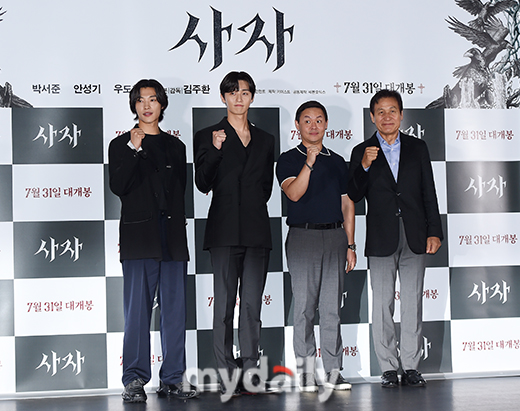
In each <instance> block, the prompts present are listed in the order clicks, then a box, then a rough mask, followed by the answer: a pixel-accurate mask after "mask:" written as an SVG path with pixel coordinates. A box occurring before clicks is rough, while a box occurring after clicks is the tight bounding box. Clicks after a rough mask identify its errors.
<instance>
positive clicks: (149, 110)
mask: <svg viewBox="0 0 520 411" xmlns="http://www.w3.org/2000/svg"><path fill="white" fill-rule="evenodd" d="M139 94H140V97H139V98H138V99H137V101H136V103H135V111H136V112H137V117H138V118H139V122H140V123H145V124H154V123H158V122H159V117H160V115H161V110H162V106H161V104H160V103H159V102H158V101H157V96H156V95H155V89H154V88H153V87H143V88H142V89H141V90H140V91H139Z"/></svg>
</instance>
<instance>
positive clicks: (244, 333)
mask: <svg viewBox="0 0 520 411" xmlns="http://www.w3.org/2000/svg"><path fill="white" fill-rule="evenodd" d="M269 252H270V250H269V249H267V248H257V247H240V246H235V247H212V248H211V249H210V253H211V263H212V265H213V294H214V300H213V349H214V352H215V358H216V360H217V367H218V368H219V369H225V370H228V372H229V376H227V378H230V377H231V375H232V372H233V370H234V369H235V368H237V367H238V365H237V362H236V360H235V357H234V355H233V317H234V310H235V306H236V305H237V287H238V285H239V280H240V287H239V289H238V295H239V298H240V313H239V314H240V316H239V321H238V340H239V344H240V357H241V359H242V363H243V366H242V367H243V369H244V370H247V369H249V368H254V367H256V366H257V362H258V357H259V356H258V343H259V341H260V328H261V327H262V322H261V320H260V311H261V308H262V294H263V291H264V286H265V281H266V278H267V269H268V264H269Z"/></svg>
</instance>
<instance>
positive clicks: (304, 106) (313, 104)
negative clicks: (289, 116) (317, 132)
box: [294, 100, 329, 123]
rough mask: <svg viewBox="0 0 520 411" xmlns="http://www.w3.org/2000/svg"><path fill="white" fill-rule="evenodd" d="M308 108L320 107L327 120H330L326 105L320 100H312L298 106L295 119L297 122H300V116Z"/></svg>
mask: <svg viewBox="0 0 520 411" xmlns="http://www.w3.org/2000/svg"><path fill="white" fill-rule="evenodd" d="M308 108H319V109H320V110H321V111H323V115H324V116H325V121H329V115H328V114H327V109H326V108H325V106H324V105H323V104H321V103H320V102H319V101H315V100H310V101H306V102H305V103H303V104H302V105H301V106H300V107H298V110H296V116H295V117H294V119H295V120H296V122H297V123H299V122H300V116H301V115H302V113H303V112H304V111H305V110H307V109H308Z"/></svg>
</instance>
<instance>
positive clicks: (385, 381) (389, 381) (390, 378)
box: [381, 370, 399, 388]
mask: <svg viewBox="0 0 520 411" xmlns="http://www.w3.org/2000/svg"><path fill="white" fill-rule="evenodd" d="M398 385H399V379H398V378H397V371H395V370H391V371H385V372H384V373H383V375H382V376H381V386H382V387H384V388H395V387H397V386H398Z"/></svg>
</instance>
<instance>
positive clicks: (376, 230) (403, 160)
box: [348, 133, 443, 257]
mask: <svg viewBox="0 0 520 411" xmlns="http://www.w3.org/2000/svg"><path fill="white" fill-rule="evenodd" d="M400 136H401V137H400V138H401V154H400V158H399V172H398V176H397V182H396V181H395V179H394V176H393V174H392V171H391V170H390V166H389V164H388V162H387V160H386V157H385V155H384V153H383V150H380V151H379V153H378V156H377V158H376V160H374V161H373V162H372V165H371V166H370V168H369V170H368V172H366V171H365V170H364V169H363V166H362V165H361V160H362V159H363V155H364V153H365V148H366V147H370V146H376V147H379V148H381V146H380V144H379V140H378V139H377V137H376V135H375V133H374V135H373V136H372V137H371V138H370V139H368V140H366V141H365V142H363V143H361V144H358V145H357V146H356V147H354V149H353V150H352V154H351V158H350V168H349V170H350V172H349V183H348V194H349V197H350V198H351V199H352V200H353V201H354V202H358V201H360V200H362V199H363V197H365V198H366V200H367V203H368V212H367V217H366V226H367V228H366V230H367V231H366V243H365V255H366V256H375V257H385V256H389V255H391V254H393V253H394V252H395V251H396V250H397V246H398V242H399V216H402V219H403V223H404V228H405V232H406V237H407V239H408V245H409V247H410V249H411V250H412V251H413V252H414V253H416V254H424V253H425V252H426V239H427V238H428V237H439V238H440V239H441V240H442V239H443V235H442V226H441V219H440V215H439V207H438V204H437V194H436V191H435V184H434V180H433V172H432V166H431V161H430V155H429V153H428V147H427V146H426V143H425V142H424V141H422V140H420V139H417V138H415V137H411V136H408V135H406V134H403V133H401V135H400Z"/></svg>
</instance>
